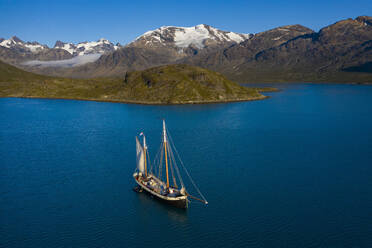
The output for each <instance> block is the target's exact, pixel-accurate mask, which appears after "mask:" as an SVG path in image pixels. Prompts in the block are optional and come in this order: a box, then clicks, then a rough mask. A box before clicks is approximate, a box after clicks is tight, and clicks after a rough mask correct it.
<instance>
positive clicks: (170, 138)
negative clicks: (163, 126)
mask: <svg viewBox="0 0 372 248" xmlns="http://www.w3.org/2000/svg"><path fill="white" fill-rule="evenodd" d="M167 133H168V136H169V140H170V141H171V143H172V145H173V147H174V150H175V152H176V155H177V157H178V159H179V160H180V162H181V165H182V167H183V169H184V170H185V172H186V174H187V176H188V177H189V179H190V181H191V183H192V185H193V186H194V188H195V189H196V190H197V192H198V193H199V195H200V196H201V197H202V198H203V200H204V201H205V202H208V201H207V199H206V198H205V197H204V195H203V194H202V193H201V192H200V190H199V188H198V186H196V184H195V182H194V180H193V179H192V177H191V176H190V174H189V172H188V170H187V169H186V167H185V165H184V164H183V162H182V159H181V157H180V155H179V153H178V151H177V148H176V146H175V145H174V143H173V139H172V136H171V135H170V134H169V131H168V130H167Z"/></svg>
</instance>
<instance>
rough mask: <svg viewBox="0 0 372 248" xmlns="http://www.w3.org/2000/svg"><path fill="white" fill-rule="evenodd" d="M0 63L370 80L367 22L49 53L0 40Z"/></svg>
mask: <svg viewBox="0 0 372 248" xmlns="http://www.w3.org/2000/svg"><path fill="white" fill-rule="evenodd" d="M93 54H98V55H99V56H96V57H92V56H91V55H93ZM89 55H90V56H91V57H90V58H91V60H87V61H86V63H85V61H83V62H81V63H77V64H73V63H72V64H71V66H69V67H66V66H60V65H61V63H44V62H43V63H42V64H41V63H30V61H55V60H58V61H61V60H62V61H64V60H68V59H70V60H71V59H74V58H79V59H80V58H82V57H84V56H89ZM0 59H1V60H3V61H4V62H6V63H10V64H13V65H16V66H17V67H21V68H23V69H25V70H28V71H32V72H36V73H41V74H46V75H54V76H62V75H63V76H68V77H83V78H87V77H124V75H125V74H126V72H128V71H133V70H143V69H147V68H150V67H154V66H160V65H166V64H189V65H196V66H200V67H204V68H207V69H212V70H215V71H218V72H220V73H222V74H224V75H225V76H227V77H228V78H229V79H233V80H236V81H239V82H280V81H330V82H372V17H369V16H360V17H357V18H355V19H346V20H341V21H338V22H336V23H334V24H332V25H329V26H326V27H324V28H322V29H320V30H319V31H318V32H316V31H314V30H312V29H309V28H307V27H304V26H302V25H298V24H297V25H287V26H281V27H278V28H274V29H271V30H268V31H264V32H261V33H257V34H249V33H247V34H239V33H234V32H229V31H222V30H219V29H216V28H214V27H212V26H209V25H205V24H201V25H197V26H194V27H174V26H164V27H160V28H158V29H156V30H153V31H148V32H145V33H144V34H143V35H141V36H139V37H138V38H136V39H135V40H134V41H132V42H131V43H129V44H127V45H125V46H121V45H120V44H117V45H114V44H113V43H111V42H110V41H108V40H105V39H100V40H99V41H97V42H83V43H79V44H76V45H75V44H72V43H63V42H60V41H57V42H56V45H55V46H54V47H53V48H49V47H47V46H46V45H42V44H39V43H37V42H23V41H21V40H20V39H18V38H17V37H12V38H10V39H9V40H4V39H0ZM80 60H81V59H80Z"/></svg>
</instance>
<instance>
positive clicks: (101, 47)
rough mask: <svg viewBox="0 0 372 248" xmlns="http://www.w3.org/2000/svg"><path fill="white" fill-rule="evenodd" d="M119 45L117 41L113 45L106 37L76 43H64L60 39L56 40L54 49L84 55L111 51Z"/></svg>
mask: <svg viewBox="0 0 372 248" xmlns="http://www.w3.org/2000/svg"><path fill="white" fill-rule="evenodd" d="M120 47H121V45H120V44H119V43H118V44H116V45H114V44H113V43H111V42H110V41H108V40H106V39H103V38H102V39H99V40H98V41H91V42H80V43H78V44H77V45H75V44H73V43H64V42H62V41H57V42H56V44H55V45H54V49H63V50H66V51H67V52H69V53H70V54H72V55H74V56H77V55H86V54H94V53H99V54H104V53H107V52H112V51H115V50H117V49H118V48H120Z"/></svg>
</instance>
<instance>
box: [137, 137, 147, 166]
mask: <svg viewBox="0 0 372 248" xmlns="http://www.w3.org/2000/svg"><path fill="white" fill-rule="evenodd" d="M136 151H137V168H138V170H139V171H140V172H141V173H145V154H144V151H143V147H142V146H141V143H140V142H139V140H138V138H137V137H136Z"/></svg>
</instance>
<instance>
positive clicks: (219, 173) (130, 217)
mask: <svg viewBox="0 0 372 248" xmlns="http://www.w3.org/2000/svg"><path fill="white" fill-rule="evenodd" d="M280 88H281V89H282V91H281V92H277V93H269V94H270V95H271V96H272V97H271V98H269V99H267V100H263V101H253V102H238V103H229V104H208V105H182V106H145V105H131V104H118V103H102V102H85V101H71V100H47V99H17V98H12V99H10V98H3V99H0V120H1V121H0V247H150V246H151V247H172V248H174V247H372V86H363V85H333V84H326V85H321V84H314V85H312V84H291V85H281V86H280ZM162 118H165V119H166V121H167V125H168V129H169V131H170V133H171V135H172V137H173V140H174V142H175V145H176V147H177V149H178V151H179V152H180V155H181V157H182V158H183V161H184V163H185V165H186V166H187V168H188V169H189V171H190V173H191V174H192V176H193V178H194V180H195V181H196V182H197V184H198V185H199V187H200V189H201V191H202V192H203V193H204V194H205V196H206V198H207V200H208V202H209V205H207V206H204V205H203V204H201V203H198V202H192V203H191V204H190V207H189V209H187V210H186V211H185V210H180V209H176V208H173V207H170V206H167V205H165V204H163V203H161V202H158V201H155V200H154V199H152V198H151V197H149V196H148V195H146V194H143V193H135V192H133V191H132V188H133V186H134V180H133V178H132V173H133V172H134V169H135V162H136V159H135V140H134V137H135V135H137V134H139V133H140V132H141V131H143V132H145V134H146V135H147V139H148V143H149V149H150V156H151V157H154V155H155V153H156V151H157V149H158V146H159V142H160V139H161V128H162V127H161V125H162V123H161V120H162ZM189 185H190V184H189ZM189 188H190V190H191V185H190V186H189Z"/></svg>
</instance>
